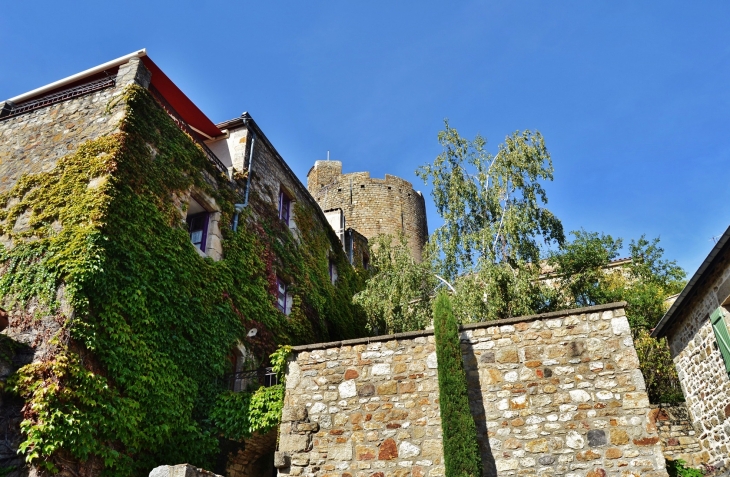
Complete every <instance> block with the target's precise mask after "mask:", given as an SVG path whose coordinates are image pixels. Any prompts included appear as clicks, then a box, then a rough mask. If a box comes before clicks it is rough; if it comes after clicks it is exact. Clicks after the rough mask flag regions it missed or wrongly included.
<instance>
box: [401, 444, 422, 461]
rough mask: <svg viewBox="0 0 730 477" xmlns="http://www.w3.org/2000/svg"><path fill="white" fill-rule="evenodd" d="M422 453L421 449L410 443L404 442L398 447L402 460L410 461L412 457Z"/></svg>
mask: <svg viewBox="0 0 730 477" xmlns="http://www.w3.org/2000/svg"><path fill="white" fill-rule="evenodd" d="M420 453H421V449H420V447H418V446H417V445H414V444H412V443H410V442H408V441H402V442H401V443H400V445H399V446H398V456H399V457H400V458H401V459H409V458H411V457H416V456H417V455H419V454H420Z"/></svg>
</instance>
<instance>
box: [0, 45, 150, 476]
mask: <svg viewBox="0 0 730 477" xmlns="http://www.w3.org/2000/svg"><path fill="white" fill-rule="evenodd" d="M109 74H111V75H116V84H115V85H114V86H111V87H108V88H106V89H103V90H100V91H97V92H94V93H91V94H87V95H85V96H80V97H77V98H73V99H69V100H66V101H62V102H59V103H56V104H51V105H49V106H46V107H43V108H40V109H36V110H33V111H30V112H27V113H24V114H20V115H18V116H12V117H4V118H0V193H4V192H8V191H9V190H10V189H12V187H13V186H14V185H15V184H16V183H17V181H18V180H19V179H20V178H21V177H22V176H23V175H25V174H38V173H42V172H47V171H51V170H53V168H54V167H55V166H56V162H57V161H58V160H59V159H60V158H62V157H64V156H66V155H68V154H72V153H74V152H75V150H76V149H77V148H78V146H79V145H80V144H82V143H83V142H85V141H89V140H93V139H97V138H99V137H102V136H105V135H109V134H113V133H115V132H117V131H118V124H119V122H120V120H121V119H122V117H123V116H124V113H125V106H124V103H123V102H121V101H116V102H115V106H114V107H113V108H109V109H107V108H108V105H109V104H110V102H111V101H114V100H115V97H116V96H119V95H120V94H121V93H122V90H123V89H124V88H125V87H126V86H128V85H129V84H131V83H132V82H137V83H139V82H140V81H142V82H144V84H145V85H147V84H148V82H149V75H148V73H147V70H146V68H144V67H143V66H141V63H140V61H139V59H138V58H134V59H132V60H130V62H129V63H128V64H125V65H122V66H120V67H119V69H118V70H116V71H110V72H109ZM3 206H5V207H10V206H11V205H10V204H3ZM22 217H24V218H25V219H27V220H24V221H20V220H19V221H18V222H17V223H16V226H15V228H14V231H16V232H18V231H22V230H23V229H24V228H26V227H29V222H30V219H31V217H32V215H31V214H30V213H29V214H27V215H25V214H24V215H23V216H22ZM0 246H4V247H7V248H12V247H13V240H12V239H11V238H10V236H9V235H2V236H0ZM2 272H3V270H0V274H2ZM56 300H57V301H58V303H59V304H60V307H59V312H57V313H50V312H49V311H48V310H47V309H46V307H44V306H42V305H41V303H39V302H38V300H36V299H33V300H31V301H30V302H29V303H28V304H27V305H26V306H25V307H20V306H17V304H15V303H12V302H0V307H6V308H7V309H8V310H7V311H8V321H9V323H8V327H7V328H6V329H5V330H4V331H3V334H2V336H0V388H1V387H2V386H1V384H2V383H4V382H5V381H6V380H7V379H8V377H9V376H10V375H11V374H12V373H14V372H15V371H16V370H17V369H19V368H20V367H21V366H23V365H26V364H28V363H31V362H34V361H35V362H38V361H40V360H42V359H43V358H44V356H46V355H47V354H48V353H50V352H52V350H53V347H54V346H55V345H54V344H53V342H52V341H51V337H52V336H54V335H55V334H56V333H57V332H58V331H59V330H60V329H61V327H62V326H63V324H64V320H65V317H67V316H71V315H72V310H71V308H70V306H69V305H68V300H67V298H66V289H65V286H64V285H63V284H61V285H60V286H59V287H58V290H57V293H56ZM23 404H24V403H23V402H22V400H21V399H20V398H18V397H16V396H14V395H12V394H10V393H5V392H0V433H1V435H2V440H1V441H0V444H2V445H0V467H2V468H10V467H17V468H18V471H17V472H18V474H19V475H20V474H22V473H23V472H25V471H26V469H25V467H24V464H25V458H24V456H23V455H19V454H18V453H17V449H18V444H19V443H20V442H21V439H22V437H21V433H20V422H21V421H22V419H23V414H22V412H21V409H22V407H23Z"/></svg>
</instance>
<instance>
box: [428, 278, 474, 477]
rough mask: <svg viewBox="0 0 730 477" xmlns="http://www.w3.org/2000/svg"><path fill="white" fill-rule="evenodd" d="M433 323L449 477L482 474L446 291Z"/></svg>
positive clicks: (456, 329)
mask: <svg viewBox="0 0 730 477" xmlns="http://www.w3.org/2000/svg"><path fill="white" fill-rule="evenodd" d="M433 324H434V334H435V337H436V356H437V357H438V380H439V406H440V409H441V429H442V430H443V446H444V464H445V466H446V477H481V475H482V460H481V456H480V453H479V443H478V441H477V430H476V425H475V424H474V418H473V417H472V415H471V410H470V409H469V395H468V390H467V384H466V373H465V372H464V364H463V362H462V358H461V345H460V342H459V328H458V325H457V323H456V319H455V318H454V313H453V310H452V309H451V301H450V300H449V297H448V296H447V295H446V293H444V292H441V293H440V294H439V295H438V296H437V297H436V301H435V302H434V307H433Z"/></svg>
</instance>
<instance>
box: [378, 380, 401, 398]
mask: <svg viewBox="0 0 730 477" xmlns="http://www.w3.org/2000/svg"><path fill="white" fill-rule="evenodd" d="M397 384H398V383H396V382H395V381H386V382H384V383H383V384H380V385H378V394H379V395H381V396H382V395H388V394H395V393H396V392H397Z"/></svg>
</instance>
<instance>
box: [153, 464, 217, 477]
mask: <svg viewBox="0 0 730 477" xmlns="http://www.w3.org/2000/svg"><path fill="white" fill-rule="evenodd" d="M150 477H221V476H220V475H218V474H214V473H213V472H210V471H207V470H204V469H200V468H198V467H195V466H193V465H190V464H179V465H161V466H159V467H155V468H154V469H152V472H150Z"/></svg>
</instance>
